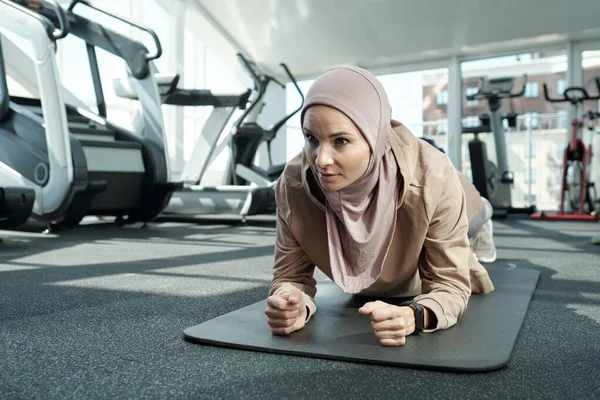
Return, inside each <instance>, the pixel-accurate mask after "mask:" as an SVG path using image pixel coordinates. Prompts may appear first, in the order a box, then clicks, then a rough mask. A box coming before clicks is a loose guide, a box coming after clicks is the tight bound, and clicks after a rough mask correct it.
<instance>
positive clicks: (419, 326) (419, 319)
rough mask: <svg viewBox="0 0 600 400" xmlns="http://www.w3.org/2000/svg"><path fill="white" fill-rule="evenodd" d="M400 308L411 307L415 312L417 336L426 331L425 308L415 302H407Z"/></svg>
mask: <svg viewBox="0 0 600 400" xmlns="http://www.w3.org/2000/svg"><path fill="white" fill-rule="evenodd" d="M400 306H403V307H410V308H412V309H413V311H414V312H415V332H414V333H415V335H418V334H419V333H421V332H423V329H425V310H424V309H423V306H422V305H420V304H419V303H417V302H416V301H414V300H409V301H405V302H404V303H402V304H400Z"/></svg>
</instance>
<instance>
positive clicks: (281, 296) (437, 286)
mask: <svg viewBox="0 0 600 400" xmlns="http://www.w3.org/2000/svg"><path fill="white" fill-rule="evenodd" d="M301 123H302V125H301V126H302V130H303V134H304V136H305V146H304V150H303V151H302V152H301V153H300V154H298V155H297V156H296V157H295V158H293V159H292V160H290V161H289V162H288V164H287V166H286V169H285V171H284V173H283V174H282V176H281V177H280V179H279V181H278V183H277V186H276V199H277V205H278V210H277V239H276V248H275V265H274V274H273V281H272V283H271V287H270V292H269V298H268V300H267V304H268V306H267V309H266V310H265V314H266V315H267V316H268V323H269V325H270V327H271V332H272V333H273V334H276V335H287V334H290V333H291V332H294V331H296V330H299V329H301V328H302V327H304V325H305V324H306V323H307V322H308V320H309V319H310V317H311V316H312V315H313V314H314V313H315V311H316V305H315V301H314V296H315V294H316V281H315V279H314V278H313V273H314V268H315V266H316V267H318V268H319V269H320V270H321V271H322V272H323V273H325V274H326V275H327V276H328V277H329V278H331V279H332V280H333V281H334V282H335V283H336V284H337V285H338V286H339V287H340V288H341V289H343V290H344V292H346V293H352V294H360V295H365V296H380V297H413V296H414V300H413V301H410V302H407V303H403V304H402V305H400V306H397V305H393V304H389V303H387V302H385V301H371V302H367V303H365V304H364V305H363V306H362V307H361V308H360V309H359V312H360V313H361V314H365V315H369V316H370V318H371V325H372V327H373V330H374V333H375V336H376V337H377V338H378V339H379V341H380V343H381V344H382V345H386V346H402V345H403V344H404V343H405V341H406V337H407V336H409V335H411V334H415V333H419V332H423V331H424V332H433V331H435V330H439V329H445V328H449V327H450V326H452V325H454V324H455V323H456V322H457V320H458V318H459V317H460V315H461V314H462V313H463V311H464V310H465V308H466V306H467V302H468V300H469V297H470V296H471V293H487V292H490V291H492V290H493V289H494V287H493V284H492V282H491V280H490V279H489V276H488V274H487V271H486V270H485V268H484V267H483V266H482V265H481V264H480V263H479V262H478V260H477V258H476V256H475V254H474V253H473V251H472V250H471V248H470V243H469V233H470V234H471V235H472V236H473V235H474V234H476V233H477V232H479V233H480V235H481V232H488V231H486V229H482V225H483V226H485V227H487V228H488V229H489V227H491V226H490V225H489V224H490V222H491V221H487V220H489V218H490V216H491V215H490V212H489V211H490V209H489V207H486V204H485V203H484V202H483V201H482V200H481V198H480V196H479V193H478V192H477V191H476V190H475V188H474V187H473V186H472V185H471V184H470V183H469V182H468V181H467V180H466V178H464V176H462V174H460V173H458V172H457V171H456V170H455V169H454V167H453V166H452V163H451V162H450V160H449V159H448V157H447V156H446V155H444V154H443V153H441V152H440V151H438V150H437V149H435V148H434V147H433V146H431V145H430V144H428V143H426V142H424V141H422V140H419V139H417V138H416V137H415V136H414V135H413V134H412V133H411V132H410V131H409V130H408V129H407V128H406V127H405V126H403V125H402V124H401V123H399V122H397V121H394V120H392V117H391V106H390V104H389V101H388V99H387V95H386V93H385V90H384V89H383V86H382V85H381V83H380V82H379V81H378V80H377V78H375V76H373V75H372V74H371V73H369V72H368V71H366V70H363V69H360V68H355V67H340V68H334V69H332V70H330V71H328V72H326V73H324V74H323V75H321V76H320V77H319V78H318V79H317V80H316V81H315V82H314V84H313V85H312V87H311V88H310V90H309V91H308V93H307V96H306V102H305V105H304V108H303V110H302V113H301ZM489 234H490V235H491V231H489ZM475 236H476V235H475ZM494 253H495V250H494ZM493 258H495V254H494V255H493Z"/></svg>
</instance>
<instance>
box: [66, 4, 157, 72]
mask: <svg viewBox="0 0 600 400" xmlns="http://www.w3.org/2000/svg"><path fill="white" fill-rule="evenodd" d="M77 4H83V5H85V6H87V7H89V8H91V9H93V10H96V11H98V12H100V13H102V14H104V15H108V16H109V17H112V18H115V19H116V20H118V21H121V22H123V23H125V24H127V25H129V26H132V27H134V28H137V29H139V30H141V31H144V32H146V33H148V34H149V35H150V36H151V37H152V40H154V45H155V46H156V51H155V52H154V53H152V54H151V53H148V54H146V55H145V58H146V60H147V61H152V60H156V59H157V58H160V56H161V55H162V46H161V44H160V40H159V39H158V36H157V35H156V33H155V32H154V31H153V30H152V29H150V28H146V27H143V26H141V25H138V24H136V23H133V22H131V21H128V20H126V19H124V18H121V17H119V16H118V15H115V14H111V13H109V12H108V11H105V10H103V9H101V8H98V7H96V6H93V5H92V4H90V3H89V2H87V1H86V0H73V1H72V2H71V4H70V5H69V8H68V10H69V12H70V13H72V14H74V15H78V14H76V13H75V12H74V11H73V9H74V8H75V6H76V5H77Z"/></svg>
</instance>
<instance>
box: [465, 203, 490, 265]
mask: <svg viewBox="0 0 600 400" xmlns="http://www.w3.org/2000/svg"><path fill="white" fill-rule="evenodd" d="M481 200H483V202H484V204H485V207H484V208H483V209H482V210H481V212H480V213H479V214H477V216H476V217H475V218H473V221H471V223H470V224H469V233H468V235H469V240H470V241H471V250H472V251H473V253H474V254H475V257H477V260H479V261H481V262H486V263H491V262H494V261H496V246H495V245H494V231H493V226H492V214H493V212H494V209H493V207H492V205H491V204H490V202H489V201H487V199H484V198H483V197H482V198H481Z"/></svg>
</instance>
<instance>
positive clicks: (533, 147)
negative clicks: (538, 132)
mask: <svg viewBox="0 0 600 400" xmlns="http://www.w3.org/2000/svg"><path fill="white" fill-rule="evenodd" d="M536 154H537V151H536V143H531V153H530V152H529V146H527V145H525V158H535V157H536Z"/></svg>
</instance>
